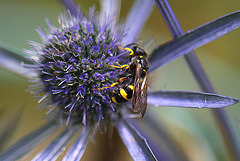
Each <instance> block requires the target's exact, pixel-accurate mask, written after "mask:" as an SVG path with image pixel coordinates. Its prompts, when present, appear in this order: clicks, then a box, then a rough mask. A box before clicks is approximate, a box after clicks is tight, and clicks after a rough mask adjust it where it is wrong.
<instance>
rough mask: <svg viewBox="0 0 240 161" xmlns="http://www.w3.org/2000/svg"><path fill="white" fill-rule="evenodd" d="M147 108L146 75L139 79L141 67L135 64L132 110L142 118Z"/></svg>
mask: <svg viewBox="0 0 240 161" xmlns="http://www.w3.org/2000/svg"><path fill="white" fill-rule="evenodd" d="M146 108H147V75H146V76H145V77H144V78H142V77H141V65H140V64H137V67H136V71H135V78H134V90H133V98H132V110H133V111H134V112H139V113H141V114H142V117H143V116H144V114H145V112H146Z"/></svg>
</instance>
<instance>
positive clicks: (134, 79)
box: [97, 44, 149, 117]
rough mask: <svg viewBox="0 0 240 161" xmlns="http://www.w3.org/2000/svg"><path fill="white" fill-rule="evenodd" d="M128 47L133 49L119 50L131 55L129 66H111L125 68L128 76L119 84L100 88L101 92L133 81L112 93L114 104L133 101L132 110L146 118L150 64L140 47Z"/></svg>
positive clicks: (121, 79)
mask: <svg viewBox="0 0 240 161" xmlns="http://www.w3.org/2000/svg"><path fill="white" fill-rule="evenodd" d="M127 46H132V47H131V48H128V47H125V48H121V47H118V48H119V49H123V50H127V51H129V52H130V54H129V61H130V63H129V64H125V65H122V66H115V65H109V67H114V68H120V69H122V68H124V69H125V70H126V72H127V73H128V75H127V76H126V77H122V78H120V79H118V80H117V82H115V83H113V84H111V85H110V86H107V87H102V88H98V89H97V90H101V89H104V88H110V87H113V86H115V85H118V84H119V83H120V82H122V81H124V80H129V79H131V81H130V83H129V84H126V85H125V86H123V87H118V89H117V90H114V91H113V92H112V98H111V100H112V102H114V103H116V104H119V103H123V102H127V101H129V100H131V99H132V110H133V111H134V112H138V113H140V114H141V115H142V117H143V116H144V114H145V112H146V108H147V84H148V83H147V76H148V69H149V67H148V62H147V52H146V51H145V50H144V49H142V48H141V47H140V46H139V45H132V44H129V45H127Z"/></svg>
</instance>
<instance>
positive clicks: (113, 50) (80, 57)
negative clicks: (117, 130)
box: [33, 10, 127, 124]
mask: <svg viewBox="0 0 240 161" xmlns="http://www.w3.org/2000/svg"><path fill="white" fill-rule="evenodd" d="M47 22H48V21H47ZM48 25H49V28H50V30H49V31H48V30H47V31H48V34H44V33H43V32H42V31H41V30H39V32H40V35H41V37H42V40H43V43H42V44H41V45H39V44H37V45H36V44H35V45H33V49H34V50H35V52H36V53H37V54H38V55H39V56H38V57H37V58H35V59H34V61H35V62H36V63H37V66H36V70H37V71H38V73H39V78H38V79H39V82H40V84H41V88H40V91H38V92H37V93H38V96H39V93H40V95H41V98H40V100H39V102H42V101H43V102H45V104H44V105H45V106H46V107H48V109H49V111H48V114H50V115H53V116H54V117H51V118H52V119H56V117H57V118H60V119H63V120H67V121H66V122H67V124H69V123H84V124H86V123H87V122H94V121H95V122H96V121H97V122H98V123H99V122H100V121H101V120H102V119H111V117H113V116H112V115H113V114H116V113H118V112H119V110H118V109H117V108H116V107H115V104H114V103H112V102H111V93H112V91H113V90H114V88H116V87H113V88H103V89H101V90H99V88H101V87H107V86H109V85H111V84H112V83H114V82H116V81H117V80H118V78H120V77H121V76H123V75H124V74H125V73H126V72H124V70H123V69H117V68H113V67H111V66H109V65H119V64H124V63H126V61H127V54H123V53H124V52H126V51H121V50H119V48H118V46H121V44H120V43H121V38H122V35H121V34H118V33H113V32H112V30H111V23H108V22H106V23H105V24H102V25H100V22H99V20H98V17H97V16H96V15H95V14H94V10H91V11H90V13H89V15H88V16H82V15H79V16H78V17H72V16H71V14H69V16H68V18H66V17H65V16H62V17H61V18H60V28H55V27H53V26H52V25H51V24H50V23H49V22H48Z"/></svg>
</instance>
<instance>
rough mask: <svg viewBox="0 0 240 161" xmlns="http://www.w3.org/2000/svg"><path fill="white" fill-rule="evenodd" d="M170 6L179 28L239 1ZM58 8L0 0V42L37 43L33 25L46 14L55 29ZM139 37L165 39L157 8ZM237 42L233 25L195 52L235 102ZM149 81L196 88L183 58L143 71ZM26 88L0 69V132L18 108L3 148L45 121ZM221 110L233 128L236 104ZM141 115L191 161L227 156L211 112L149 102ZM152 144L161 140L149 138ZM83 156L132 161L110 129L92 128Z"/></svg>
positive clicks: (52, 3) (44, 2) (181, 1)
mask: <svg viewBox="0 0 240 161" xmlns="http://www.w3.org/2000/svg"><path fill="white" fill-rule="evenodd" d="M76 2H77V3H78V4H80V5H81V7H82V8H83V10H84V11H85V12H87V11H88V9H89V8H90V7H91V6H93V5H95V7H96V10H98V11H99V7H100V4H99V2H98V1H95V0H89V1H80V0H79V1H76ZM169 3H170V4H171V6H172V9H173V10H174V12H175V14H176V16H177V18H178V20H179V22H180V24H181V25H182V27H183V29H184V31H187V30H190V29H193V28H195V27H197V26H199V25H202V24H204V23H207V22H209V21H212V20H214V19H216V18H218V17H220V16H223V15H225V14H228V13H231V12H234V11H237V10H239V6H240V1H238V0H228V1H225V0H212V1H197V0H175V1H173V0H171V1H169ZM131 5H132V1H129V0H123V2H122V8H121V19H120V20H121V21H124V18H125V17H126V15H127V13H128V10H129V9H130V7H131ZM63 11H64V7H63V5H62V4H61V3H60V2H59V1H57V0H41V1H39V0H21V1H18V0H0V43H4V45H5V46H9V47H11V48H13V49H15V50H19V51H22V50H23V49H24V48H25V49H30V46H29V45H28V43H27V41H28V40H32V41H36V42H41V40H40V38H39V36H38V33H37V31H36V28H37V27H38V26H40V27H41V28H42V29H44V28H47V25H46V23H45V19H46V18H48V19H49V20H50V22H51V23H52V24H53V25H56V26H58V21H57V20H58V16H59V15H60V14H61V13H62V12H63ZM138 39H139V40H141V42H146V41H149V40H151V41H152V42H153V46H154V45H157V44H162V43H164V42H166V41H168V40H171V39H172V37H171V34H170V32H169V30H168V28H167V26H166V24H165V23H164V20H163V19H162V17H161V15H160V12H159V11H158V9H157V7H155V8H154V11H153V13H152V15H151V16H150V19H149V20H148V21H147V24H146V26H145V27H144V29H143V32H142V33H141V35H140V36H139V37H138ZM239 43H240V29H237V30H235V31H232V32H231V33H228V34H227V35H225V36H223V37H221V38H219V39H217V40H215V41H213V42H211V43H209V44H207V45H204V46H203V47H200V48H198V49H196V50H195V51H196V53H197V55H198V57H199V59H200V61H201V63H202V65H203V66H204V69H205V70H206V72H207V74H208V76H209V78H210V80H211V82H212V83H213V84H214V86H215V88H216V89H217V91H218V93H219V94H222V95H228V96H233V97H236V98H238V99H240V92H239V91H240V83H239V82H240V81H239V80H240V74H239V73H240V45H239ZM149 52H150V49H149ZM149 80H150V83H149V84H150V85H149V86H150V88H151V89H153V90H188V91H189V90H191V91H192V90H193V91H199V88H198V85H197V84H196V82H195V80H194V78H193V76H192V75H191V72H190V70H189V69H188V66H187V65H186V63H185V60H184V59H183V58H180V59H178V60H176V61H174V62H172V63H170V64H168V65H166V66H164V67H162V68H161V69H158V70H157V71H156V72H154V73H153V74H151V75H150V76H149ZM29 85H30V83H28V82H27V81H26V80H25V79H23V78H20V77H18V76H15V75H14V74H12V73H9V72H8V71H6V70H3V69H0V130H1V129H3V128H4V126H5V125H6V122H7V121H8V120H9V118H10V119H14V118H16V117H17V116H18V115H17V114H18V113H19V112H21V117H20V119H19V121H17V123H16V124H15V126H14V131H13V134H12V135H11V136H10V137H9V139H8V140H6V142H5V144H4V146H3V147H2V146H0V148H3V149H5V148H6V147H8V146H10V145H11V144H13V143H14V142H16V141H17V140H18V139H20V138H21V137H23V136H24V135H26V134H28V133H29V132H31V131H33V130H35V129H37V128H38V127H40V126H41V125H43V124H44V123H45V120H44V117H45V116H44V114H45V112H44V111H39V110H38V107H39V104H38V103H37V100H36V99H35V98H34V97H32V95H31V94H30V93H29V92H26V89H28V86H29ZM226 110H228V111H229V112H230V114H231V116H232V118H233V120H234V122H235V124H236V126H237V127H238V126H239V117H240V116H239V115H240V105H239V104H237V105H234V106H231V107H227V108H226ZM146 117H153V118H154V119H155V121H156V122H157V123H159V124H164V126H165V127H166V128H167V130H168V131H169V132H170V134H171V136H173V137H174V140H175V141H176V142H177V144H178V146H179V147H180V149H181V151H182V152H183V153H184V154H186V155H187V156H188V157H189V158H190V160H195V161H198V160H199V161H200V160H209V161H214V160H228V157H227V155H226V149H225V147H224V144H223V143H222V140H221V135H220V134H219V130H218V128H217V125H216V124H215V120H214V118H213V115H212V113H211V110H208V109H184V108H178V107H148V110H147V113H146ZM144 126H146V127H145V128H146V131H147V133H148V135H149V137H151V138H153V140H155V139H156V140H157V139H158V137H157V136H158V134H156V133H154V132H151V131H150V130H149V129H148V127H147V125H144ZM148 126H150V125H148ZM49 140H50V139H49ZM158 142H161V141H156V143H158ZM45 143H47V141H46V142H45ZM159 144H160V143H159ZM44 146H45V144H40V145H39V146H38V147H37V148H36V149H35V151H34V152H32V153H31V154H30V155H28V156H27V158H24V160H25V159H26V160H30V159H31V157H32V156H34V155H35V154H36V153H37V151H39V150H40V149H42V148H43V147H44ZM83 160H131V158H130V156H129V154H128V153H127V150H126V148H125V147H124V145H123V144H122V142H121V140H120V139H119V137H118V135H117V132H116V130H114V131H113V137H112V138H109V136H108V135H107V134H104V135H101V134H99V133H98V134H97V135H96V138H95V142H90V143H89V145H88V147H87V151H86V152H85V154H84V158H83Z"/></svg>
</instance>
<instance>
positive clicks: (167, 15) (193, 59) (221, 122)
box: [155, 0, 240, 160]
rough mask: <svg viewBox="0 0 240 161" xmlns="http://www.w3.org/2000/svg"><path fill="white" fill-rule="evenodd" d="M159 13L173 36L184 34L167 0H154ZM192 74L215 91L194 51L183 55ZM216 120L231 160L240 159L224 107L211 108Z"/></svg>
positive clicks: (200, 85)
mask: <svg viewBox="0 0 240 161" xmlns="http://www.w3.org/2000/svg"><path fill="white" fill-rule="evenodd" d="M155 2H156V4H157V6H158V8H159V10H160V12H161V14H162V15H163V17H164V19H165V21H166V23H167V25H168V28H169V30H170V31H171V33H172V36H173V37H174V38H177V37H180V36H181V35H183V34H184V32H183V30H182V28H181V26H180V24H179V22H178V20H177V18H176V16H175V14H174V13H173V11H172V9H171V7H170V5H169V3H168V1H167V0H155ZM184 58H185V60H186V62H187V64H188V66H189V68H190V69H191V72H192V74H193V75H194V77H195V79H196V81H197V82H198V85H199V87H200V88H201V89H202V91H204V92H210V93H215V90H214V88H213V86H212V85H211V83H210V81H209V79H208V77H207V75H206V73H205V72H204V69H203V67H202V65H201V64H200V62H199V60H198V58H197V56H196V55H195V53H194V51H191V52H190V53H188V54H187V55H185V56H184ZM212 112H213V115H214V116H215V119H216V122H217V124H218V126H219V128H220V131H221V134H222V136H223V138H224V141H225V144H226V146H227V149H228V153H229V156H230V157H231V159H232V160H240V147H239V144H238V141H237V136H236V132H235V131H236V129H235V127H234V124H233V122H232V120H231V117H230V115H229V113H228V111H226V110H225V109H215V110H212Z"/></svg>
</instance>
